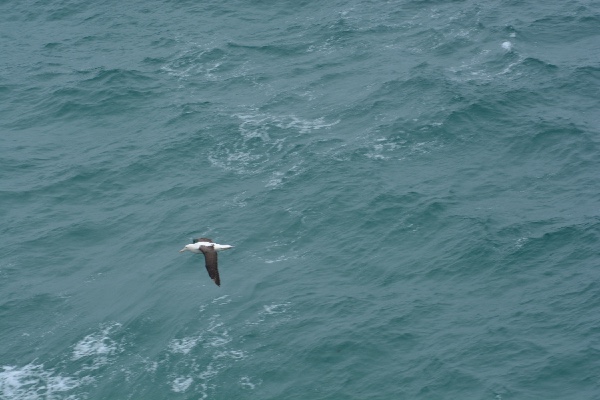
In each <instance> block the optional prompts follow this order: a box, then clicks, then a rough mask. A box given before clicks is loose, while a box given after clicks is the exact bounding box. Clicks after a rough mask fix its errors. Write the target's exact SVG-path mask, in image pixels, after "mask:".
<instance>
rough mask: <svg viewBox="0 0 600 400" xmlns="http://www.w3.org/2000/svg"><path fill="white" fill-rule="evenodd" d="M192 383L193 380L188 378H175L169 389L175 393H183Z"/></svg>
mask: <svg viewBox="0 0 600 400" xmlns="http://www.w3.org/2000/svg"><path fill="white" fill-rule="evenodd" d="M193 381H194V380H193V379H192V378H191V377H189V376H188V377H178V378H175V380H173V382H172V383H171V389H172V390H173V391H174V392H175V393H183V392H185V391H186V390H188V388H189V387H190V385H191V384H192V382H193Z"/></svg>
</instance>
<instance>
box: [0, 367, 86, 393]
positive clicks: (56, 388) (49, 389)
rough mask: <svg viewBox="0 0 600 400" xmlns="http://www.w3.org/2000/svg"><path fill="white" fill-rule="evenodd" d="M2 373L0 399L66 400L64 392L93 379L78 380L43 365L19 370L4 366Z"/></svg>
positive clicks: (0, 373)
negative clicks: (46, 368)
mask: <svg viewBox="0 0 600 400" xmlns="http://www.w3.org/2000/svg"><path fill="white" fill-rule="evenodd" d="M2 368H3V370H2V371H0V398H3V399H58V398H61V399H65V398H70V396H69V397H66V396H65V393H64V392H67V391H69V390H72V389H75V388H76V387H78V386H81V385H82V384H85V383H87V382H89V381H90V380H92V378H84V379H80V380H78V379H76V378H73V377H69V376H62V375H59V374H57V373H56V372H55V371H54V370H51V369H50V370H45V369H44V366H43V365H35V364H28V365H25V366H24V367H21V368H18V367H15V366H6V365H5V366H3V367H2Z"/></svg>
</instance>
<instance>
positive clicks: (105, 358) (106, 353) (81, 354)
mask: <svg viewBox="0 0 600 400" xmlns="http://www.w3.org/2000/svg"><path fill="white" fill-rule="evenodd" d="M120 326H121V324H119V323H115V324H112V325H109V326H106V327H105V328H102V330H101V331H100V332H97V333H92V334H90V335H87V336H86V337H84V338H83V339H81V340H80V341H79V342H77V344H75V346H74V347H73V355H72V359H73V360H79V359H82V358H86V357H90V358H92V359H93V360H94V362H93V366H92V367H91V368H92V369H95V368H98V367H99V366H101V365H104V364H107V363H108V362H109V357H110V356H113V355H115V354H117V353H119V352H121V351H122V346H121V345H120V344H119V343H118V342H116V341H115V340H114V339H112V338H111V337H110V335H111V334H112V333H113V332H114V330H115V329H118V328H119V327H120Z"/></svg>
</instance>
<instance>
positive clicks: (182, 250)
mask: <svg viewBox="0 0 600 400" xmlns="http://www.w3.org/2000/svg"><path fill="white" fill-rule="evenodd" d="M186 250H187V249H186V248H185V247H184V248H183V249H181V250H179V252H180V253H183V252H184V251H186Z"/></svg>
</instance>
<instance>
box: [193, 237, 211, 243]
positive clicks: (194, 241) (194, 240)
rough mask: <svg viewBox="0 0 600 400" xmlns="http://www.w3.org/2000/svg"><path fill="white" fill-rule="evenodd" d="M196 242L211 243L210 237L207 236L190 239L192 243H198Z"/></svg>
mask: <svg viewBox="0 0 600 400" xmlns="http://www.w3.org/2000/svg"><path fill="white" fill-rule="evenodd" d="M198 242H208V243H212V242H213V241H212V239H208V238H196V239H192V243H198Z"/></svg>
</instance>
